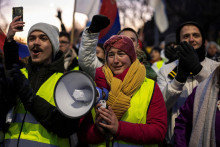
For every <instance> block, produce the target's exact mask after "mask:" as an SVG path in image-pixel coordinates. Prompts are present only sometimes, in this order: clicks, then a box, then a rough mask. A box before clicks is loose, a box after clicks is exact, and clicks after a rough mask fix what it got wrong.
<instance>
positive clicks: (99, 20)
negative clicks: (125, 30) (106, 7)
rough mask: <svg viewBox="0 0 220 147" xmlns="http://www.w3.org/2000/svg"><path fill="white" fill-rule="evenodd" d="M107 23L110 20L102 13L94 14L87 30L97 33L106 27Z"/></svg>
mask: <svg viewBox="0 0 220 147" xmlns="http://www.w3.org/2000/svg"><path fill="white" fill-rule="evenodd" d="M109 24H110V20H109V19H108V17H106V16H103V15H94V16H93V18H92V22H91V25H90V26H89V28H88V31H90V32H91V33H98V32H100V31H101V30H102V29H104V28H106V27H107V26H108V25H109Z"/></svg>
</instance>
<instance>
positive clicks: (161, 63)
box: [156, 60, 164, 69]
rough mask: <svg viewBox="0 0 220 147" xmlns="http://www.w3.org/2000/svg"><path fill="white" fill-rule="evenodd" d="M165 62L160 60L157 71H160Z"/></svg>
mask: <svg viewBox="0 0 220 147" xmlns="http://www.w3.org/2000/svg"><path fill="white" fill-rule="evenodd" d="M163 63H164V61H163V60H160V61H157V62H156V66H157V69H160V68H161V67H162V66H163Z"/></svg>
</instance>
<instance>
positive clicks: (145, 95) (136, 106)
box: [92, 78, 158, 147]
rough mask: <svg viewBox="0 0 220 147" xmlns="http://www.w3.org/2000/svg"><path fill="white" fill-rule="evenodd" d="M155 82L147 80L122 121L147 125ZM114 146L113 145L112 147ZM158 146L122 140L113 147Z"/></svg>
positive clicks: (97, 146) (132, 99) (135, 95)
mask: <svg viewBox="0 0 220 147" xmlns="http://www.w3.org/2000/svg"><path fill="white" fill-rule="evenodd" d="M154 85H155V82H154V81H153V80H151V79H148V78H145V80H144V82H143V84H142V85H141V88H140V89H139V90H138V91H137V92H136V93H135V94H134V95H133V96H132V98H131V101H130V107H129V109H128V110H127V111H126V112H125V114H124V115H123V116H122V118H121V121H125V122H130V123H137V124H146V121H147V110H148V107H149V104H150V101H151V98H152V96H153V92H154ZM92 115H93V120H94V119H95V110H94V109H93V110H92ZM92 146H94V147H105V146H106V145H105V142H104V143H101V144H96V145H92ZM111 146H112V145H111ZM157 146H158V145H156V144H152V145H141V144H132V143H129V142H124V141H122V140H114V143H113V147H157Z"/></svg>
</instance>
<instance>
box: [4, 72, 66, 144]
mask: <svg viewBox="0 0 220 147" xmlns="http://www.w3.org/2000/svg"><path fill="white" fill-rule="evenodd" d="M21 71H22V73H23V74H24V75H25V76H26V78H28V72H27V70H26V69H25V68H23V69H21ZM62 75H63V73H54V74H53V75H52V76H51V77H50V78H49V79H48V80H47V81H45V82H44V83H43V84H42V85H41V87H40V88H39V90H38V92H37V94H36V95H39V96H40V97H42V98H44V99H45V100H46V101H47V102H49V103H50V104H51V105H53V106H55V102H54V97H53V94H54V88H55V85H56V83H57V81H58V79H59V78H60V77H61V76H62ZM25 112H26V110H25V108H24V106H23V104H22V103H21V102H19V103H18V105H16V107H15V108H14V112H13V114H14V117H13V121H12V123H11V124H10V127H9V130H8V132H7V133H6V134H5V146H10V147H15V146H17V144H18V143H19V146H20V147H32V146H33V147H35V146H39V147H69V146H70V145H69V140H68V138H60V137H58V136H57V135H56V134H54V133H52V132H49V131H47V129H45V128H44V127H43V126H42V125H41V124H40V123H39V122H38V121H37V120H36V119H35V118H34V117H33V116H32V115H31V113H30V112H27V113H25ZM24 118H25V119H24ZM23 119H24V120H23ZM23 121H24V122H23ZM22 122H23V127H22ZM21 127H22V131H21ZM20 132H21V133H20ZM19 135H20V139H18V138H19ZM18 141H19V142H18Z"/></svg>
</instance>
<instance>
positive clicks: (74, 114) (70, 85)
mask: <svg viewBox="0 0 220 147" xmlns="http://www.w3.org/2000/svg"><path fill="white" fill-rule="evenodd" d="M107 98H108V91H107V90H106V89H105V88H98V87H96V86H95V83H94V81H93V79H92V78H91V77H90V76H89V75H88V74H87V73H85V72H83V71H70V72H67V73H65V74H64V75H63V76H62V77H60V79H59V80H58V81H57V83H56V86H55V89H54V101H55V104H56V107H57V109H58V110H59V111H60V112H61V113H62V114H64V115H65V116H67V117H69V118H79V117H82V116H84V115H85V114H87V113H88V112H89V111H90V110H91V109H92V107H93V106H94V105H95V104H96V103H98V102H102V105H105V103H104V102H103V100H107Z"/></svg>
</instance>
